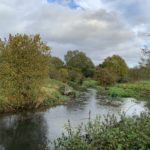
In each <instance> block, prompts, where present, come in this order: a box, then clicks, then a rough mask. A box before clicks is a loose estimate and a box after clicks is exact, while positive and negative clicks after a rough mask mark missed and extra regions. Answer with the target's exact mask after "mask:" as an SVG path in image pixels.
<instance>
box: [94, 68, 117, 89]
mask: <svg viewBox="0 0 150 150" xmlns="http://www.w3.org/2000/svg"><path fill="white" fill-rule="evenodd" d="M94 78H95V80H96V81H98V82H99V84H100V85H103V86H107V85H111V84H113V83H115V75H114V74H113V73H112V72H110V70H108V69H107V68H97V69H96V72H95V77H94Z"/></svg>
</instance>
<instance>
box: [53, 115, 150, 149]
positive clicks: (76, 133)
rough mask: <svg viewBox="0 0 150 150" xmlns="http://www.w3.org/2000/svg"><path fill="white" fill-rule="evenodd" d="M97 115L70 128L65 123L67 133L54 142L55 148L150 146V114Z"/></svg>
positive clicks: (142, 147) (139, 147)
mask: <svg viewBox="0 0 150 150" xmlns="http://www.w3.org/2000/svg"><path fill="white" fill-rule="evenodd" d="M117 120H118V119H117V118H116V117H115V116H113V115H112V116H110V115H108V116H106V117H105V119H104V121H102V122H101V120H100V118H99V117H97V118H96V120H94V121H89V122H88V123H87V124H86V125H85V126H83V125H80V126H79V127H78V129H77V130H75V129H73V128H72V127H71V125H70V122H69V123H68V125H67V126H66V129H67V133H68V134H67V135H65V134H62V136H61V137H60V138H58V139H57V140H56V141H54V149H55V150H131V149H132V150H137V149H141V150H147V149H149V148H150V114H148V113H147V114H146V113H143V114H141V115H140V116H133V117H131V118H130V117H125V116H124V115H122V116H120V121H117Z"/></svg>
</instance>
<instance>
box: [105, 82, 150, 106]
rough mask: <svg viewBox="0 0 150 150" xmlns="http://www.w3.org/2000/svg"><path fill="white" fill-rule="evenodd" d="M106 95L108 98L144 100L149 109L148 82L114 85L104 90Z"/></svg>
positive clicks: (149, 89)
mask: <svg viewBox="0 0 150 150" xmlns="http://www.w3.org/2000/svg"><path fill="white" fill-rule="evenodd" d="M106 94H107V95H108V96H110V97H133V98H136V99H137V100H142V101H143V100H145V101H146V106H147V107H149V108H150V80H148V81H136V82H133V83H120V84H115V85H112V86H110V87H107V88H106Z"/></svg>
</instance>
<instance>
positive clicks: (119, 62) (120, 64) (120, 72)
mask: <svg viewBox="0 0 150 150" xmlns="http://www.w3.org/2000/svg"><path fill="white" fill-rule="evenodd" d="M101 67H103V68H107V69H108V70H110V72H112V73H114V74H115V76H116V81H122V80H124V78H125V77H126V76H127V74H128V66H127V64H126V62H125V60H124V59H123V58H121V57H120V56H118V55H113V56H112V57H107V58H106V59H105V60H104V62H103V63H102V65H101Z"/></svg>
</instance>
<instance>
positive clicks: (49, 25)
mask: <svg viewBox="0 0 150 150" xmlns="http://www.w3.org/2000/svg"><path fill="white" fill-rule="evenodd" d="M149 10H150V0H0V37H1V38H7V37H8V35H9V33H11V34H16V33H22V34H23V33H25V34H31V35H33V34H40V35H41V37H42V39H43V40H44V42H46V43H47V44H48V45H49V46H50V47H51V48H52V55H53V56H57V57H60V58H61V59H63V58H64V55H65V54H66V52H67V51H68V50H80V51H83V52H85V53H86V54H87V56H88V57H90V58H91V59H92V61H93V62H94V63H95V64H96V65H97V64H100V63H102V62H103V60H104V59H105V58H106V57H108V56H111V55H113V54H117V55H120V56H121V57H123V58H124V59H125V61H126V62H127V64H128V65H129V66H130V67H133V66H136V65H138V63H139V61H140V58H141V48H143V47H145V46H148V47H149V46H150V36H149V35H150V13H149Z"/></svg>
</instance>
